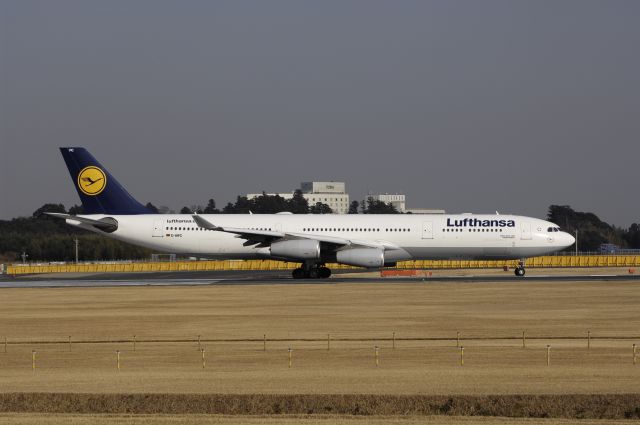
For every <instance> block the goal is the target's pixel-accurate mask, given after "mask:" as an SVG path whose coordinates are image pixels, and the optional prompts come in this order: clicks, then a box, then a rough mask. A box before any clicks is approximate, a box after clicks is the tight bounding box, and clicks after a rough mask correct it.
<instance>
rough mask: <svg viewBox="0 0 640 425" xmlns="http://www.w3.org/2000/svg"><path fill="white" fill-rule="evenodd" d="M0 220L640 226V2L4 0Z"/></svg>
mask: <svg viewBox="0 0 640 425" xmlns="http://www.w3.org/2000/svg"><path fill="white" fill-rule="evenodd" d="M0 89H1V91H0V131H1V133H0V143H1V149H0V218H11V217H14V216H19V215H29V214H31V213H32V212H33V211H34V210H35V209H36V208H38V207H39V206H41V205H42V204H43V203H45V202H62V203H64V204H65V205H67V206H69V205H72V204H74V203H79V199H78V197H77V194H76V192H75V189H74V187H73V185H72V183H71V180H70V177H69V175H68V172H67V169H66V167H65V165H64V162H63V160H62V157H61V156H60V154H59V152H58V150H57V148H58V147H59V146H85V147H87V148H88V149H89V150H90V151H91V152H92V153H93V154H94V155H95V156H96V157H97V158H98V159H99V160H100V161H101V162H102V163H103V165H105V166H106V167H107V168H108V169H109V170H110V171H111V173H112V174H114V175H115V176H116V177H117V178H118V179H119V180H120V182H121V183H123V184H124V185H125V186H126V187H127V188H128V189H129V191H130V192H131V193H132V194H133V195H134V196H135V197H136V198H138V199H139V200H140V201H141V202H143V203H145V202H147V201H151V202H153V203H154V204H156V205H167V206H169V207H171V208H173V209H179V208H180V207H182V206H183V205H193V204H204V203H206V200H207V199H209V198H210V197H213V198H214V199H215V200H216V201H217V203H218V205H223V204H225V203H226V202H228V201H231V200H234V199H235V196H236V195H237V194H244V193H251V192H258V191H261V190H266V191H290V190H293V189H295V188H296V187H297V186H298V184H299V182H301V181H308V180H339V181H346V182H347V189H348V192H349V193H350V195H351V196H352V199H358V200H359V199H362V198H363V197H364V196H366V193H367V192H368V191H371V192H373V193H384V192H402V193H405V194H406V195H407V204H408V206H409V207H413V208H443V209H446V210H447V212H478V213H481V212H494V211H496V210H498V211H500V212H503V213H507V212H512V213H519V214H525V215H530V216H535V217H544V216H545V214H546V210H547V207H548V206H549V205H550V204H553V203H557V204H569V205H571V206H572V207H573V208H574V209H577V210H583V211H592V212H595V213H596V214H598V215H599V216H600V217H601V218H602V219H604V220H606V221H609V222H612V223H614V224H616V225H619V226H628V225H629V224H631V223H632V222H640V190H639V189H638V186H639V182H640V173H639V171H638V168H639V167H638V158H639V156H640V155H639V154H640V137H639V135H640V1H636V0H629V1H615V0H610V1H586V0H576V1H563V0H553V1H544V0H534V1H515V0H505V1H476V0H470V1H450V0H443V1H422V0H421V1H371V0H366V1H348V0H340V1H324V0H323V1H300V0H292V1H238V0H234V1H228V2H223V1H85V0H82V1H48V0H46V1H31V0H20V1H18V0H15V1H9V0H0Z"/></svg>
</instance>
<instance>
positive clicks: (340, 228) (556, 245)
mask: <svg viewBox="0 0 640 425" xmlns="http://www.w3.org/2000/svg"><path fill="white" fill-rule="evenodd" d="M201 216H202V217H203V218H206V220H208V221H209V222H211V223H213V224H215V225H216V226H221V227H233V228H243V229H252V230H266V231H274V232H276V231H277V232H285V233H294V234H302V235H321V236H332V237H340V238H344V239H349V240H352V241H354V242H355V243H357V242H365V243H382V244H384V245H385V246H386V247H387V248H386V251H385V259H386V260H387V261H403V260H420V259H520V258H528V257H534V256H539V255H545V254H549V253H552V252H554V251H558V250H561V249H563V248H565V247H567V246H570V245H572V244H573V243H574V238H573V237H572V236H571V235H569V234H568V233H565V232H562V231H559V230H558V228H557V226H556V225H555V224H553V223H550V222H547V221H544V220H539V219H536V218H530V217H523V216H514V215H475V214H462V215H449V214H434V215H426V214H425V215H423V214H398V215H396V214H390V215H375V214H365V215H362V214H354V215H334V214H327V215H313V214H296V215H293V214H245V215H237V214H210V215H209V214H205V215H201ZM82 217H86V218H91V219H94V220H99V219H101V218H104V217H110V218H113V219H115V220H116V221H117V222H118V228H117V230H116V231H114V232H113V233H105V232H102V231H99V230H96V229H95V228H93V227H91V226H89V225H85V224H81V223H79V222H77V221H74V220H72V219H68V220H67V222H68V223H69V224H72V225H76V226H79V227H82V228H86V229H88V230H91V231H94V232H97V233H101V234H104V235H105V236H108V237H113V238H115V239H118V240H121V241H124V242H129V243H132V244H135V245H140V246H144V247H147V248H150V249H152V250H156V251H161V252H168V253H177V254H189V255H193V256H202V257H207V258H224V259H252V258H270V257H271V255H270V249H269V247H268V246H267V247H264V246H263V247H260V246H259V245H258V246H256V245H253V246H245V244H244V242H245V240H244V239H241V238H238V237H237V236H236V235H234V234H231V233H226V232H221V231H215V230H205V229H204V228H202V227H199V226H198V225H197V224H196V223H195V222H194V220H193V217H192V216H191V215H184V214H181V215H172V214H169V215H164V214H163V215H159V214H153V215H83V216H82ZM554 229H555V230H554Z"/></svg>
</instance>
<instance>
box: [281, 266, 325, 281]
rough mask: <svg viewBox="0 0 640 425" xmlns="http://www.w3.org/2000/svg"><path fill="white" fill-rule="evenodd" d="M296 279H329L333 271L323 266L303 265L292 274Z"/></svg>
mask: <svg viewBox="0 0 640 425" xmlns="http://www.w3.org/2000/svg"><path fill="white" fill-rule="evenodd" d="M291 276H292V277H293V278H294V279H327V278H328V277H329V276H331V269H330V268H328V267H325V266H324V265H322V264H309V265H307V264H303V266H302V267H298V268H297V269H294V270H293V272H292V273H291Z"/></svg>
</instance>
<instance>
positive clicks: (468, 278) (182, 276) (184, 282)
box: [0, 271, 640, 288]
mask: <svg viewBox="0 0 640 425" xmlns="http://www.w3.org/2000/svg"><path fill="white" fill-rule="evenodd" d="M544 281H553V282H585V281H598V282H603V281H605V282H606V281H640V275H636V274H604V273H603V274H581V273H576V274H570V275H554V274H545V275H528V276H525V277H516V276H513V275H511V274H508V275H507V274H496V275H487V274H479V275H473V274H469V275H465V276H453V275H452V276H446V275H443V276H431V277H384V278H383V277H370V276H367V277H362V276H359V273H357V272H351V273H350V272H346V273H345V272H341V273H339V274H336V275H334V276H332V277H331V278H329V279H292V278H291V277H290V275H289V273H288V272H287V271H203V272H161V273H102V274H91V275H83V274H59V275H51V274H49V275H27V276H16V277H12V276H2V277H0V288H57V287H61V288H62V287H118V286H202V285H303V284H304V285H335V284H365V283H367V284H371V283H376V284H391V285H393V284H398V283H416V284H429V283H452V284H453V283H463V282H465V283H469V282H473V283H485V284H489V283H500V282H521V283H523V284H526V283H528V282H544Z"/></svg>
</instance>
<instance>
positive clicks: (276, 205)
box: [251, 192, 289, 214]
mask: <svg viewBox="0 0 640 425" xmlns="http://www.w3.org/2000/svg"><path fill="white" fill-rule="evenodd" d="M251 202H252V204H253V205H252V208H251V211H252V212H253V213H256V214H275V213H279V212H282V211H288V207H289V205H288V203H287V200H286V199H284V198H283V197H282V196H279V195H267V194H266V193H265V192H262V195H260V196H258V197H257V198H253V199H252V200H251Z"/></svg>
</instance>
